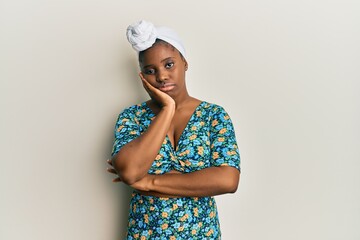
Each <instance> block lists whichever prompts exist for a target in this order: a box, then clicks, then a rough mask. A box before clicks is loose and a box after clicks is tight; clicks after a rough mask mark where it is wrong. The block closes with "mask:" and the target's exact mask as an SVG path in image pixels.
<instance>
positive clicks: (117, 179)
mask: <svg viewBox="0 0 360 240" xmlns="http://www.w3.org/2000/svg"><path fill="white" fill-rule="evenodd" d="M112 182H114V183H116V182H121V179H120V178H119V177H117V178H114V179H113V180H112Z"/></svg>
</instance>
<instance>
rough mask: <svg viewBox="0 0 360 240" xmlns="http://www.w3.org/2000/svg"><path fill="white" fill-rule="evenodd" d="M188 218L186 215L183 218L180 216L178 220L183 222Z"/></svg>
mask: <svg viewBox="0 0 360 240" xmlns="http://www.w3.org/2000/svg"><path fill="white" fill-rule="evenodd" d="M188 218H189V215H188V214H185V215H184V216H182V217H181V218H180V221H182V222H183V221H185V220H186V219H188Z"/></svg>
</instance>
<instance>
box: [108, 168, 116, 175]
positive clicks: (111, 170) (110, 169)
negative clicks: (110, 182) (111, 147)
mask: <svg viewBox="0 0 360 240" xmlns="http://www.w3.org/2000/svg"><path fill="white" fill-rule="evenodd" d="M106 171H108V172H109V173H113V174H117V172H116V171H115V169H113V168H107V169H106Z"/></svg>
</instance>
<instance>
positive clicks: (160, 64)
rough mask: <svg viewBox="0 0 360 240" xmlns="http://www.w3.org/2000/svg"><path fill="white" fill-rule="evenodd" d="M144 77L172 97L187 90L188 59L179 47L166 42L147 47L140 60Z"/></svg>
mask: <svg viewBox="0 0 360 240" xmlns="http://www.w3.org/2000/svg"><path fill="white" fill-rule="evenodd" d="M140 67H141V72H142V73H143V76H144V78H145V79H146V80H147V81H148V82H149V83H150V84H151V85H152V86H154V87H156V88H158V89H159V90H161V91H163V92H166V93H167V94H169V95H170V96H172V97H175V96H177V95H179V94H181V93H184V92H186V85H185V71H186V69H187V62H186V60H185V59H184V58H183V57H181V55H180V53H179V52H178V50H177V49H175V48H174V47H172V46H171V45H169V44H166V43H157V44H155V45H154V46H152V47H151V48H149V49H147V50H146V51H145V52H144V53H143V55H142V57H141V62H140Z"/></svg>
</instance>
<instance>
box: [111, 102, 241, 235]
mask: <svg viewBox="0 0 360 240" xmlns="http://www.w3.org/2000/svg"><path fill="white" fill-rule="evenodd" d="M155 117H156V116H155V114H154V113H153V112H152V110H151V109H150V108H149V107H148V106H147V104H146V102H143V103H141V104H137V105H133V106H131V107H129V108H126V109H125V110H124V111H123V112H122V113H120V115H119V117H118V119H117V122H116V125H115V141H114V146H113V151H112V156H114V155H115V154H116V153H117V152H119V150H120V149H121V147H123V146H124V145H125V144H127V143H129V142H130V141H132V140H133V139H135V138H137V137H138V136H140V135H141V134H142V133H143V132H144V131H146V130H147V128H148V127H149V125H150V123H151V121H152V120H153V119H154V118H155ZM211 166H231V167H234V168H236V169H238V170H239V171H240V154H239V150H238V147H237V143H236V138H235V132H234V128H233V125H232V122H231V119H230V117H229V115H228V114H227V113H226V111H225V110H224V109H223V108H222V107H221V106H219V105H216V104H212V103H208V102H205V101H203V102H201V103H200V104H199V105H198V106H197V108H196V109H195V111H194V112H193V114H192V115H191V117H190V120H189V122H188V124H187V125H186V127H185V129H184V131H183V133H182V134H181V136H180V138H179V141H178V144H177V146H175V149H174V147H173V146H172V145H171V142H170V140H169V138H168V137H167V136H166V138H165V139H164V141H163V144H162V146H161V148H160V150H159V153H158V155H157V156H156V158H155V159H154V162H153V164H152V166H151V168H150V169H149V171H148V173H149V174H164V173H166V172H169V171H171V170H177V171H180V172H183V173H189V172H193V171H197V170H201V169H204V168H207V167H211ZM126 239H142V240H143V239H156V240H157V239H186V240H188V239H221V232H220V224H219V218H218V212H217V207H216V202H215V199H214V197H179V198H161V197H153V196H144V195H140V194H139V193H138V192H136V191H134V192H133V194H132V197H131V201H130V212H129V221H128V230H127V234H126Z"/></svg>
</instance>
